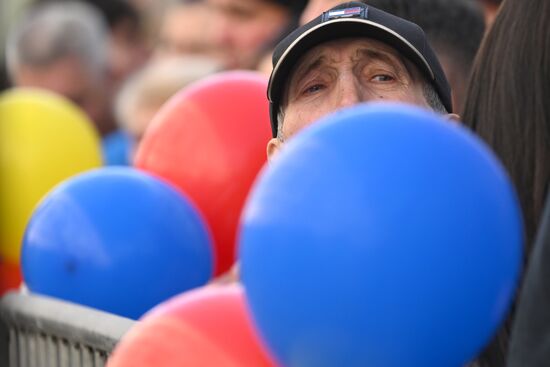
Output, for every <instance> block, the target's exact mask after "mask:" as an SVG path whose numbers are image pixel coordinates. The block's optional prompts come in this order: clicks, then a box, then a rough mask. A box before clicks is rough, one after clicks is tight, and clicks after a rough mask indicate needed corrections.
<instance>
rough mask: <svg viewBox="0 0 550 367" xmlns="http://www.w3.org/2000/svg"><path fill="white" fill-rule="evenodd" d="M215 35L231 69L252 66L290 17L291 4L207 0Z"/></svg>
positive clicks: (242, 0) (244, 0)
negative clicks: (288, 5)
mask: <svg viewBox="0 0 550 367" xmlns="http://www.w3.org/2000/svg"><path fill="white" fill-rule="evenodd" d="M206 3H207V5H208V6H209V8H210V16H211V17H212V23H211V24H212V27H213V29H212V30H213V39H214V45H215V46H216V48H218V49H220V50H222V51H223V54H224V64H225V67H226V68H228V69H238V68H241V69H252V68H254V67H255V66H256V64H257V63H258V61H259V58H260V55H261V53H262V51H263V48H264V47H266V46H268V45H269V44H270V43H272V42H273V41H274V40H275V39H276V38H277V37H278V36H279V35H280V33H281V32H282V31H283V30H284V29H285V27H286V25H287V24H288V22H289V19H290V13H289V11H288V9H287V8H285V7H283V6H280V5H277V4H276V3H275V2H271V1H266V0H207V1H206Z"/></svg>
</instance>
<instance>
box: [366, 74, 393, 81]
mask: <svg viewBox="0 0 550 367" xmlns="http://www.w3.org/2000/svg"><path fill="white" fill-rule="evenodd" d="M371 80H372V81H374V82H380V83H387V82H391V81H392V80H394V78H393V77H392V76H391V75H387V74H378V75H375V76H374V77H373V78H372V79H371Z"/></svg>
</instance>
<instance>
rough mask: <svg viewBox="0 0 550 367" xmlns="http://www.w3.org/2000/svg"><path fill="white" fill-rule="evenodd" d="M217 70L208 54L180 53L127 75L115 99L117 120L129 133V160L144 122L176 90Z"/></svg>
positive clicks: (135, 147) (150, 117) (141, 135)
mask: <svg viewBox="0 0 550 367" xmlns="http://www.w3.org/2000/svg"><path fill="white" fill-rule="evenodd" d="M219 70H220V65H219V64H217V63H216V62H214V61H213V60H212V59H209V58H202V57H181V58H169V59H160V60H154V61H152V62H151V63H149V64H148V65H146V66H145V68H143V69H142V70H140V71H139V72H137V73H136V74H135V75H133V76H132V77H130V78H129V79H128V80H127V81H126V83H124V85H123V86H122V88H121V90H120V92H119V94H118V96H117V98H116V102H115V111H116V116H117V121H118V123H119V124H120V126H121V129H122V130H123V131H124V132H125V133H126V134H127V135H128V136H130V139H131V146H132V149H131V152H130V155H131V156H130V161H132V160H133V154H134V153H135V150H136V149H137V147H138V145H139V143H140V141H141V138H142V137H143V134H144V133H145V131H146V129H147V126H148V125H149V124H150V122H151V121H152V120H153V117H154V116H155V115H156V113H157V112H158V111H159V110H160V108H161V107H162V105H163V104H164V103H165V102H166V101H168V100H169V99H170V98H171V97H172V96H173V95H175V94H176V93H177V92H178V91H179V90H181V89H183V88H185V87H186V86H187V85H189V84H191V83H193V82H195V81H197V80H199V79H202V78H204V77H206V76H208V75H210V74H213V73H215V72H217V71H219Z"/></svg>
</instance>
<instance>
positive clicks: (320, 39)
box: [267, 1, 453, 137]
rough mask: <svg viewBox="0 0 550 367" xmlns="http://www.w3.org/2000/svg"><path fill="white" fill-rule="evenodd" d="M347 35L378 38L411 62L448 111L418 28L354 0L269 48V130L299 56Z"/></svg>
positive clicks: (443, 81) (437, 69)
mask: <svg viewBox="0 0 550 367" xmlns="http://www.w3.org/2000/svg"><path fill="white" fill-rule="evenodd" d="M350 37H355V38H357V37H365V38H372V39H375V40H378V41H381V42H383V43H385V44H387V45H389V46H391V47H393V48H394V49H396V50H397V51H398V52H399V53H400V54H401V55H403V56H404V57H406V58H407V59H408V60H410V61H411V62H413V63H414V64H415V65H416V67H417V68H418V69H419V70H420V71H421V72H422V74H423V75H424V77H425V78H426V80H427V81H428V82H430V83H431V84H432V85H433V87H434V88H435V91H436V92H437V94H438V95H439V98H440V99H441V102H442V103H443V105H444V106H445V109H446V110H447V111H448V112H452V110H453V106H452V100H451V88H450V87H449V82H448V81H447V78H446V77H445V73H444V72H443V69H442V68H441V65H440V63H439V60H438V59H437V57H436V56H435V53H434V51H433V50H432V48H431V47H430V45H429V44H428V41H427V39H426V35H425V34H424V31H423V30H422V28H420V27H419V26H418V25H416V24H414V23H412V22H409V21H407V20H405V19H402V18H399V17H396V16H394V15H391V14H389V13H386V12H384V11H382V10H379V9H376V8H374V7H372V6H368V5H366V4H364V3H361V2H358V1H351V2H346V3H343V4H340V5H338V6H335V7H334V8H332V9H330V10H327V11H326V12H324V13H323V14H321V15H320V16H318V17H317V18H315V19H313V20H312V21H311V22H309V23H307V24H305V25H303V26H301V27H299V28H297V29H296V30H294V31H293V32H292V33H290V34H289V35H288V36H287V37H285V38H284V39H283V40H282V41H281V42H280V43H279V44H278V45H277V46H276V47H275V50H274V51H273V71H272V73H271V77H270V79H269V85H268V87H267V97H268V99H269V105H270V117H271V130H272V133H273V137H275V136H277V113H278V111H279V107H280V104H281V100H282V98H283V93H284V90H285V85H286V83H287V82H288V81H289V80H288V79H289V77H290V74H291V72H292V71H293V69H294V66H295V65H296V63H297V62H298V61H299V59H300V58H301V57H302V56H304V55H305V54H306V53H307V52H308V51H309V50H311V49H312V48H314V47H315V46H318V45H320V44H322V43H325V42H328V41H332V40H336V39H340V38H350Z"/></svg>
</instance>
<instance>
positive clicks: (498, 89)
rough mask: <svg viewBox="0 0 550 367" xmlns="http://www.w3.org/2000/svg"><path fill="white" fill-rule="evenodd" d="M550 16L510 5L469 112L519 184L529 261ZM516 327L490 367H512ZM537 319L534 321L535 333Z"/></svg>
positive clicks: (536, 4) (545, 113)
mask: <svg viewBox="0 0 550 367" xmlns="http://www.w3.org/2000/svg"><path fill="white" fill-rule="evenodd" d="M548 14H550V3H549V2H548V1H546V0H521V1H516V0H507V1H505V2H503V5H502V8H501V10H500V12H499V13H498V15H497V16H496V18H495V21H494V23H493V25H492V27H491V28H490V29H489V32H488V33H487V35H486V37H485V39H484V41H483V44H482V46H481V48H480V50H479V53H478V55H477V58H476V61H475V63H474V66H473V69H472V75H471V78H470V84H469V86H468V89H467V94H466V103H465V106H464V109H463V113H462V117H463V120H464V123H465V124H466V125H467V126H468V127H470V128H471V129H472V131H473V132H474V133H476V134H477V135H478V136H480V137H481V138H482V139H483V140H484V141H485V142H486V143H487V144H488V145H489V146H490V147H491V148H492V149H493V150H494V152H495V153H496V155H497V156H498V157H499V158H500V160H501V161H502V163H503V164H504V167H505V168H506V169H507V170H508V173H509V175H510V177H511V179H512V181H513V182H514V184H515V187H516V190H517V193H518V197H519V202H520V204H521V207H522V212H523V219H524V227H525V259H528V258H529V255H530V253H531V249H532V246H533V243H534V238H535V234H536V231H537V228H538V227H539V223H540V220H541V216H542V212H543V207H544V202H545V199H546V197H547V192H548V185H549V184H550V166H549V165H548V162H549V161H550V103H549V101H550V89H549V86H550V53H549V50H550V32H548V25H547V17H548ZM545 312H547V310H545ZM511 320H512V317H510V319H509V322H508V325H506V327H505V328H503V329H502V331H501V332H500V333H499V336H498V338H497V339H496V340H495V341H494V342H493V344H492V345H491V347H490V348H489V349H488V350H487V352H486V353H485V354H484V359H485V360H486V361H487V364H486V365H488V366H504V365H505V356H506V353H507V346H508V334H509V333H508V330H509V327H510V322H511ZM537 320H538V316H537V315H536V314H534V315H533V319H532V329H531V330H533V332H534V334H536V332H535V329H536V328H537V327H538V326H537V322H538V321H537ZM534 334H533V335H534ZM518 337H519V338H525V335H522V336H519V335H518ZM523 340H524V342H525V341H526V340H531V341H532V342H533V343H535V339H523ZM540 342H541V343H542V339H540ZM536 346H540V344H538V343H535V344H533V345H532V347H533V348H535V347H536ZM524 347H525V345H524ZM532 357H535V356H532ZM525 358H528V357H527V356H525ZM526 360H527V359H526ZM546 363H547V361H546V362H541V364H540V365H544V364H546Z"/></svg>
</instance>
